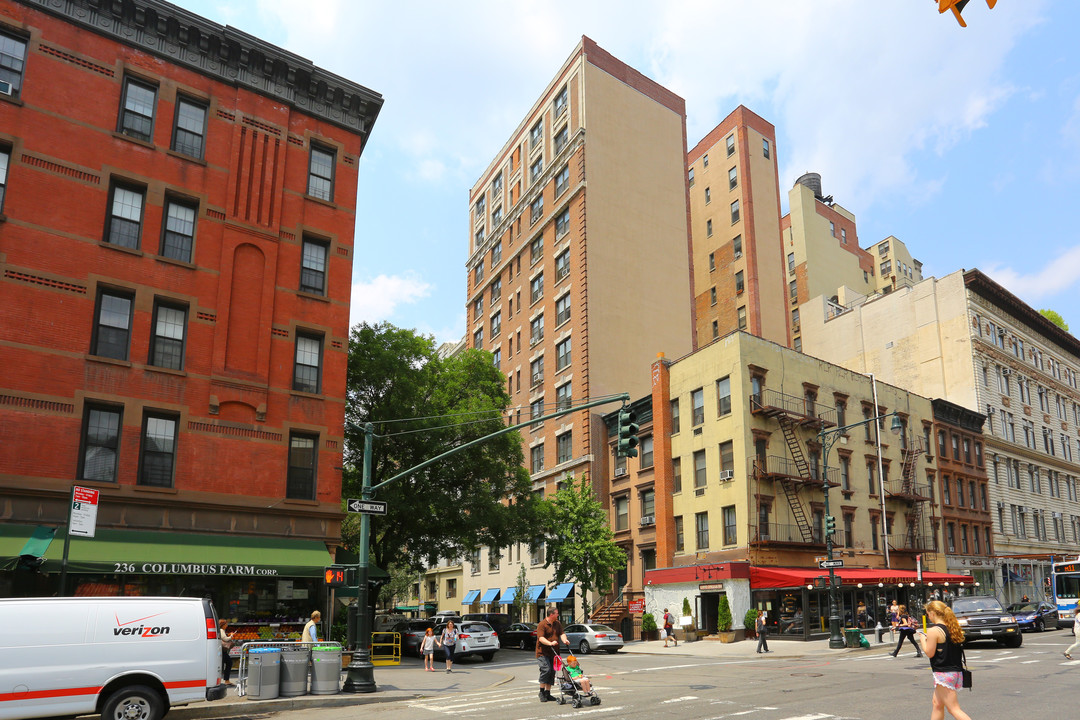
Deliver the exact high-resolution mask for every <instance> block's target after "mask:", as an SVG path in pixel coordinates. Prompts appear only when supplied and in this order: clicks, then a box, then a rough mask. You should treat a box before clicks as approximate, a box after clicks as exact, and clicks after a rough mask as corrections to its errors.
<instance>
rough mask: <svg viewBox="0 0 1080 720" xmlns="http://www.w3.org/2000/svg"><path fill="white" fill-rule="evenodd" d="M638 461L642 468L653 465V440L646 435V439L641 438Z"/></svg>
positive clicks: (650, 436)
mask: <svg viewBox="0 0 1080 720" xmlns="http://www.w3.org/2000/svg"><path fill="white" fill-rule="evenodd" d="M640 460H641V462H640V463H639V464H640V466H641V467H643V468H645V467H652V464H653V439H652V435H647V436H646V437H643V438H641V450H640ZM646 514H647V515H651V514H652V513H651V512H649V513H646Z"/></svg>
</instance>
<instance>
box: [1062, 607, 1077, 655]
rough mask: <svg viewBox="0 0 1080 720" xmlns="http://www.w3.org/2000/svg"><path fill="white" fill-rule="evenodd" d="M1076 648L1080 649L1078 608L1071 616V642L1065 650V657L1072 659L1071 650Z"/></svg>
mask: <svg viewBox="0 0 1080 720" xmlns="http://www.w3.org/2000/svg"><path fill="white" fill-rule="evenodd" d="M1077 649H1080V609H1077V611H1076V615H1074V616H1073V644H1072V645H1070V646H1069V649H1068V650H1066V651H1065V657H1067V658H1068V659H1070V660H1072V654H1073V651H1074V650H1077Z"/></svg>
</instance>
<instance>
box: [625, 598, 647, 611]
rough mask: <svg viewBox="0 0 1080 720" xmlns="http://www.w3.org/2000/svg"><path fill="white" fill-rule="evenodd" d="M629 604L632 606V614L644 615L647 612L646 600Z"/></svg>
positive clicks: (633, 601)
mask: <svg viewBox="0 0 1080 720" xmlns="http://www.w3.org/2000/svg"><path fill="white" fill-rule="evenodd" d="M629 604H630V612H632V613H643V612H645V600H644V599H642V600H631V601H630V603H629Z"/></svg>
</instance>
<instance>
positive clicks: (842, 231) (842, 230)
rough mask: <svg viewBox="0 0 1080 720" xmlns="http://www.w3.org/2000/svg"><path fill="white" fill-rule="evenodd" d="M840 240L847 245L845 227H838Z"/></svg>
mask: <svg viewBox="0 0 1080 720" xmlns="http://www.w3.org/2000/svg"><path fill="white" fill-rule="evenodd" d="M840 242H841V243H842V244H844V245H847V230H846V229H845V228H840Z"/></svg>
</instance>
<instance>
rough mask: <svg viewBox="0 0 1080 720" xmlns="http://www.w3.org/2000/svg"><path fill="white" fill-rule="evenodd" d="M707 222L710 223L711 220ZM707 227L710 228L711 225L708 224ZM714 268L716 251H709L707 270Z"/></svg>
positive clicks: (710, 270)
mask: <svg viewBox="0 0 1080 720" xmlns="http://www.w3.org/2000/svg"><path fill="white" fill-rule="evenodd" d="M709 222H710V223H711V222H712V221H711V220H710V221H709ZM709 227H710V228H711V227H712V225H711V224H710V225H709ZM715 269H716V253H709V272H712V271H713V270H715Z"/></svg>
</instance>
